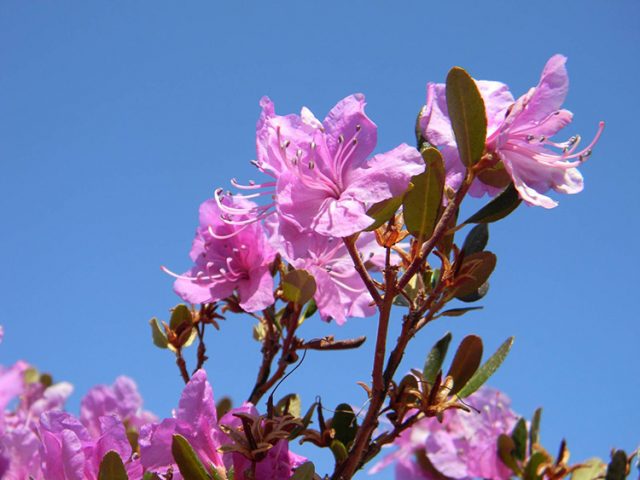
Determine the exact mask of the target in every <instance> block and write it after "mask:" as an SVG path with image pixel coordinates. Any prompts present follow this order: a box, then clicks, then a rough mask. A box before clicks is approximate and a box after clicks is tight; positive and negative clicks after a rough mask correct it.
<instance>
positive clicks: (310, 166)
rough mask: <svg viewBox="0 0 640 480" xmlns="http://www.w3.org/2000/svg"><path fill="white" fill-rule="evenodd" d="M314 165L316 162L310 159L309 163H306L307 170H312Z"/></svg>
mask: <svg viewBox="0 0 640 480" xmlns="http://www.w3.org/2000/svg"><path fill="white" fill-rule="evenodd" d="M315 166H316V164H315V163H313V160H310V161H309V165H308V167H309V170H313V169H314V167H315Z"/></svg>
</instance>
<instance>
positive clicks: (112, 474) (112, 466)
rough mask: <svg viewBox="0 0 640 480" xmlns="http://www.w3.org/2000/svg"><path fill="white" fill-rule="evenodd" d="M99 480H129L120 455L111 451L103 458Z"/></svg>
mask: <svg viewBox="0 0 640 480" xmlns="http://www.w3.org/2000/svg"><path fill="white" fill-rule="evenodd" d="M98 480H129V476H128V475H127V470H126V469H125V468H124V463H122V459H121V458H120V455H119V454H118V453H117V452H115V451H113V450H111V451H109V452H107V454H106V455H105V456H104V457H103V458H102V461H101V462H100V470H99V472H98Z"/></svg>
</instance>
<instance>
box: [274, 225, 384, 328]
mask: <svg viewBox="0 0 640 480" xmlns="http://www.w3.org/2000/svg"><path fill="white" fill-rule="evenodd" d="M269 226H270V227H271V228H272V229H273V230H275V232H274V234H273V235H272V237H271V241H272V243H273V244H274V245H276V246H277V248H278V251H279V252H280V253H281V254H282V256H283V257H284V258H285V259H286V260H287V261H289V263H291V265H292V266H294V267H295V268H296V269H299V270H306V271H307V272H308V273H310V274H311V275H312V276H313V277H314V279H315V281H316V292H315V295H314V297H313V298H314V300H315V302H316V305H317V307H318V311H319V313H320V317H321V318H322V319H323V320H325V321H329V320H331V319H332V318H333V319H334V320H335V321H336V323H337V324H338V325H342V324H344V323H345V322H346V320H347V318H348V317H368V316H370V315H373V314H374V313H375V311H376V309H375V306H374V305H373V299H372V298H371V294H370V293H369V292H368V291H367V289H366V287H365V285H364V282H363V281H362V278H360V276H359V275H358V273H357V272H356V271H355V270H354V268H353V261H352V260H351V257H350V256H349V253H348V252H347V249H346V247H345V245H344V242H343V241H342V239H340V238H334V237H326V236H323V235H319V234H317V233H314V232H300V231H299V230H298V229H297V228H296V227H295V226H294V225H292V224H291V223H290V222H287V221H286V220H284V221H281V222H280V223H279V224H277V225H275V224H273V223H271V224H270V225H269ZM357 247H358V250H359V251H360V252H361V253H362V256H363V259H364V260H365V261H366V265H367V266H368V267H369V268H370V269H371V270H380V269H381V268H382V266H383V264H384V250H383V249H382V248H380V246H379V245H378V244H377V243H376V241H375V236H374V235H373V233H369V232H363V233H362V234H361V235H360V237H359V238H358V241H357Z"/></svg>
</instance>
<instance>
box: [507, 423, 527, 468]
mask: <svg viewBox="0 0 640 480" xmlns="http://www.w3.org/2000/svg"><path fill="white" fill-rule="evenodd" d="M511 438H512V439H513V444H514V449H513V456H514V457H515V458H517V459H518V460H524V459H525V458H526V456H527V423H526V422H525V420H524V418H521V419H520V420H518V421H517V423H516V426H515V427H513V431H512V432H511Z"/></svg>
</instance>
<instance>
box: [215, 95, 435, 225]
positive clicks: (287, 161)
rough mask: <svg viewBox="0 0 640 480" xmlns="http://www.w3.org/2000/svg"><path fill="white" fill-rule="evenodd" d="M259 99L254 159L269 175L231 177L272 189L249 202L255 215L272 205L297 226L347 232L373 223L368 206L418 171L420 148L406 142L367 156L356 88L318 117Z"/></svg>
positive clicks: (369, 134)
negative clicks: (279, 110) (265, 178)
mask: <svg viewBox="0 0 640 480" xmlns="http://www.w3.org/2000/svg"><path fill="white" fill-rule="evenodd" d="M261 105H262V108H263V111H262V115H261V117H260V120H259V122H258V127H257V156H258V159H257V161H256V165H257V166H258V168H259V169H260V170H261V171H263V172H265V173H267V174H269V175H271V176H272V177H274V180H275V181H274V182H268V183H265V184H262V185H247V186H244V187H243V186H241V185H239V184H237V182H234V185H235V186H237V187H240V188H247V189H254V188H259V187H267V188H269V189H270V190H269V191H268V192H267V193H269V194H271V195H273V196H274V203H273V204H270V205H267V206H265V207H262V208H260V209H251V212H252V213H255V214H257V217H256V218H261V216H263V215H265V214H266V212H267V211H268V210H269V208H270V207H271V206H275V207H276V210H277V212H278V214H279V215H281V216H282V217H284V218H286V219H287V220H288V221H290V222H292V223H294V224H295V225H296V226H297V227H298V228H299V229H300V230H303V231H304V230H312V231H315V232H317V233H320V234H322V235H327V236H333V237H346V236H348V235H351V234H353V233H356V232H358V231H360V230H362V229H364V228H366V227H368V226H369V225H371V223H372V222H373V220H372V219H371V217H369V216H368V215H367V214H366V212H367V210H368V208H369V207H370V206H371V205H372V204H374V203H376V202H380V201H382V200H385V199H388V198H391V197H393V196H396V195H400V194H402V193H403V192H404V191H405V190H406V189H407V187H408V185H409V180H410V179H411V177H412V176H414V175H418V174H419V173H421V172H422V171H423V170H424V162H423V160H422V158H421V156H420V154H419V153H418V151H417V150H416V149H415V148H413V147H410V146H408V145H406V144H401V145H400V146H398V147H396V148H395V149H393V150H391V151H389V152H386V153H382V154H378V155H376V156H374V157H373V158H371V159H368V156H369V155H370V154H371V153H372V152H373V149H374V147H375V145H376V141H377V127H376V125H375V124H374V123H373V122H372V121H371V120H370V119H369V118H368V117H367V116H366V114H365V113H364V106H365V100H364V96H363V95H361V94H356V95H351V96H349V97H347V98H345V99H343V100H341V101H340V102H338V104H337V105H336V106H335V107H334V108H333V109H332V110H331V112H329V114H328V115H327V117H326V118H325V120H324V121H323V122H320V121H319V120H317V119H316V118H315V117H314V116H313V114H312V113H311V112H310V111H309V110H308V109H303V111H302V113H301V115H300V116H296V115H288V116H286V117H282V116H278V115H276V114H275V111H274V108H273V103H272V102H271V101H270V100H269V99H267V98H265V99H263V100H262V102H261ZM263 194H264V192H263ZM217 196H218V198H221V191H220V190H219V191H218V192H217ZM221 208H222V209H223V210H226V211H227V213H228V214H230V215H234V214H237V213H240V212H238V211H234V210H233V209H225V206H224V204H222V205H221Z"/></svg>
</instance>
